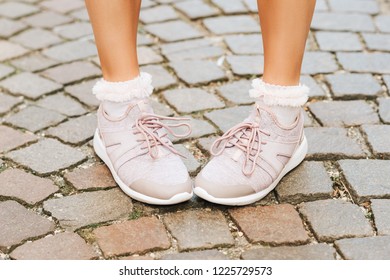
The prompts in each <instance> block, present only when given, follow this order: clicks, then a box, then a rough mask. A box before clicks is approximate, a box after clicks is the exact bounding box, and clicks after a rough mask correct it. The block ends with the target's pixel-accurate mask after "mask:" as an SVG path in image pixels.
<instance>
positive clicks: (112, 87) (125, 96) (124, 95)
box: [92, 72, 153, 102]
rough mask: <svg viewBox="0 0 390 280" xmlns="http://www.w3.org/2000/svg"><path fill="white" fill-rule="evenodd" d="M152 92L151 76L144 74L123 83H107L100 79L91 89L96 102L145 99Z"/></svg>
mask: <svg viewBox="0 0 390 280" xmlns="http://www.w3.org/2000/svg"><path fill="white" fill-rule="evenodd" d="M152 92H153V86H152V76H151V75H150V74H148V73H146V72H141V73H140V75H139V76H138V77H136V78H134V79H132V80H129V81H124V82H109V81H106V80H104V79H100V80H98V81H97V82H96V84H95V85H94V87H93V88H92V93H93V94H94V95H95V96H96V98H97V99H98V100H101V101H111V102H124V101H130V100H132V99H134V98H145V97H148V96H150V95H151V94H152Z"/></svg>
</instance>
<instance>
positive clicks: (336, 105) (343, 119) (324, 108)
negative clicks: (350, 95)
mask: <svg viewBox="0 0 390 280" xmlns="http://www.w3.org/2000/svg"><path fill="white" fill-rule="evenodd" d="M309 108H310V111H311V112H312V113H313V115H314V116H315V117H316V118H317V119H318V120H319V121H320V122H321V123H322V124H323V125H325V126H356V125H361V124H375V123H379V118H378V115H377V114H376V112H375V111H374V110H373V109H372V108H371V106H370V105H369V104H367V103H366V102H365V101H363V100H352V101H319V102H314V103H311V104H310V105H309Z"/></svg>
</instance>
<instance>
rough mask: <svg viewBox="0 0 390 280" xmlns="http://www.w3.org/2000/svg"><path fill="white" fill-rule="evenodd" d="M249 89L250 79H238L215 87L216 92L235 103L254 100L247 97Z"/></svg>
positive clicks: (249, 102) (245, 102)
mask: <svg viewBox="0 0 390 280" xmlns="http://www.w3.org/2000/svg"><path fill="white" fill-rule="evenodd" d="M250 89H251V81H248V80H239V81H235V82H232V83H228V84H225V85H223V86H221V87H219V88H217V92H218V93H219V94H221V95H222V96H223V97H224V98H226V99H227V100H229V101H231V102H234V103H236V104H251V103H253V102H254V101H255V100H254V99H253V98H251V97H249V90H250Z"/></svg>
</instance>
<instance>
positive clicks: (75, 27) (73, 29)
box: [53, 22, 92, 39]
mask: <svg viewBox="0 0 390 280" xmlns="http://www.w3.org/2000/svg"><path fill="white" fill-rule="evenodd" d="M53 31H54V32H55V33H57V34H58V35H60V36H61V37H63V38H66V39H77V38H81V37H85V36H89V35H92V27H91V24H89V23H85V22H74V23H69V24H66V25H61V26H57V27H55V28H54V29H53Z"/></svg>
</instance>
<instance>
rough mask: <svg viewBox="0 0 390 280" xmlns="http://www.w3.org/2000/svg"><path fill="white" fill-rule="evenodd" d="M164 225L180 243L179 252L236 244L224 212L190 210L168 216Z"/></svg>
mask: <svg viewBox="0 0 390 280" xmlns="http://www.w3.org/2000/svg"><path fill="white" fill-rule="evenodd" d="M164 223H165V225H166V226H167V228H168V230H169V231H170V232H171V234H172V236H173V237H174V238H175V239H176V240H177V242H178V249H179V251H180V252H181V251H185V250H189V249H196V248H197V249H210V248H214V247H221V246H223V247H226V246H232V245H233V244H234V240H233V237H232V235H231V233H230V231H229V227H228V225H227V223H226V220H225V217H224V216H223V214H222V212H220V211H218V210H215V211H206V210H188V211H185V212H176V213H170V214H167V215H166V216H165V217H164Z"/></svg>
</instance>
